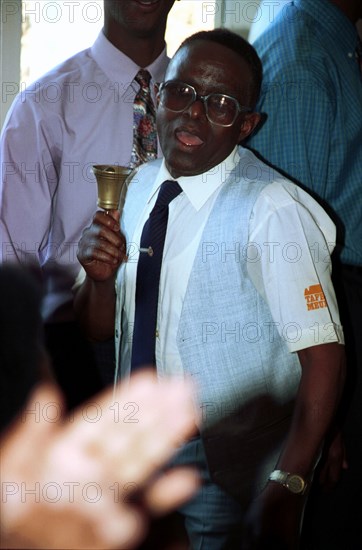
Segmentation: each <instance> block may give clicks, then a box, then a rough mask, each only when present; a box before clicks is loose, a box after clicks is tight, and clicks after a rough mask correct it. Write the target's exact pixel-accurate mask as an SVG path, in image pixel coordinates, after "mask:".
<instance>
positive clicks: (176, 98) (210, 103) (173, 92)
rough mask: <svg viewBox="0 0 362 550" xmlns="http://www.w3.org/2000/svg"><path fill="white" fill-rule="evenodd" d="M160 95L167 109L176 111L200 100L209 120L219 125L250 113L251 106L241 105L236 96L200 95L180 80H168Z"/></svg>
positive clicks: (232, 121)
mask: <svg viewBox="0 0 362 550" xmlns="http://www.w3.org/2000/svg"><path fill="white" fill-rule="evenodd" d="M158 96H159V99H160V103H161V105H162V106H163V107H165V109H168V110H169V111H173V112H174V113H181V112H182V111H186V109H188V108H189V107H190V106H191V105H192V104H193V103H194V102H195V101H197V100H200V101H202V102H203V104H204V107H205V113H206V116H207V118H208V120H209V121H210V122H211V123H212V124H216V125H217V126H224V127H225V128H226V127H228V126H232V125H233V124H234V122H235V120H236V119H237V117H238V115H239V113H250V112H251V111H252V109H250V107H243V106H242V105H240V103H239V102H238V100H237V99H235V97H231V96H230V95H226V94H208V95H200V94H198V93H197V92H196V90H195V88H194V87H193V86H191V85H190V84H186V83H185V82H179V81H178V80H167V81H166V82H162V83H161V84H160V87H159V91H158Z"/></svg>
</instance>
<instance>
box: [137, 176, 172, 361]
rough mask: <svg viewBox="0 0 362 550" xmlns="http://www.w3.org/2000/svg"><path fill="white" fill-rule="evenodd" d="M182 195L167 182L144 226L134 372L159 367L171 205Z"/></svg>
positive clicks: (138, 286) (138, 283)
mask: <svg viewBox="0 0 362 550" xmlns="http://www.w3.org/2000/svg"><path fill="white" fill-rule="evenodd" d="M181 192H182V189H181V187H180V186H179V184H178V183H177V181H165V182H164V183H163V184H162V185H161V188H160V191H159V193H158V197H157V200H156V203H155V206H154V207H153V209H152V211H151V213H150V216H149V218H148V220H147V221H146V223H145V225H144V226H143V230H142V235H141V243H140V256H139V260H138V266H137V281H136V309H135V320H134V329H133V342H132V367H131V368H132V371H134V370H136V369H137V368H138V367H142V366H145V365H150V364H153V365H155V364H156V360H155V345H156V323H157V304H158V292H159V285H160V272H161V264H162V255H163V247H164V244H165V236H166V229H167V221H168V205H169V204H170V202H171V201H172V200H173V199H174V198H175V197H177V195H179V194H180V193H181Z"/></svg>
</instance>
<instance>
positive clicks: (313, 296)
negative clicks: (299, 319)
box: [304, 285, 327, 311]
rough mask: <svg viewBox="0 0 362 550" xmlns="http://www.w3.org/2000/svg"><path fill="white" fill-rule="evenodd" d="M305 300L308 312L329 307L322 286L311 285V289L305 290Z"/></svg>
mask: <svg viewBox="0 0 362 550" xmlns="http://www.w3.org/2000/svg"><path fill="white" fill-rule="evenodd" d="M304 298H305V301H306V303H307V310H308V311H312V310H314V309H321V308H323V307H327V302H326V297H325V296H324V292H323V289H322V287H321V285H311V286H310V287H309V288H306V289H305V290H304Z"/></svg>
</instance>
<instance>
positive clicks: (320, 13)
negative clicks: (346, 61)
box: [294, 0, 358, 57]
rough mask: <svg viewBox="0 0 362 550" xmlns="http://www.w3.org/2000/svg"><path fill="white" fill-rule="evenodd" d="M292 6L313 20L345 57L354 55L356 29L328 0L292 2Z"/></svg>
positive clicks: (356, 39)
mask: <svg viewBox="0 0 362 550" xmlns="http://www.w3.org/2000/svg"><path fill="white" fill-rule="evenodd" d="M294 4H295V5H296V6H297V7H298V8H299V9H301V10H303V11H305V12H306V13H308V15H309V16H310V17H312V18H313V19H315V20H316V21H317V23H318V26H319V27H320V28H323V29H324V30H325V31H326V32H327V33H328V34H329V35H330V36H331V38H332V40H333V41H334V43H336V44H339V45H340V47H341V48H342V49H343V50H344V51H345V53H346V55H348V56H349V57H351V56H350V54H351V53H353V55H354V52H355V48H356V46H357V44H358V32H357V28H356V26H355V25H353V23H352V21H350V19H348V17H347V16H346V15H345V14H344V13H343V11H342V10H341V9H340V8H338V7H337V6H335V5H334V4H333V3H332V2H330V1H329V0H294Z"/></svg>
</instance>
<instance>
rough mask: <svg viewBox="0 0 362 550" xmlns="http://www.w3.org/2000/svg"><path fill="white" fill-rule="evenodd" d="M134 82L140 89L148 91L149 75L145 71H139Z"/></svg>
mask: <svg viewBox="0 0 362 550" xmlns="http://www.w3.org/2000/svg"><path fill="white" fill-rule="evenodd" d="M135 81H136V82H137V83H138V84H139V85H140V86H141V88H143V89H146V90H148V89H149V87H150V82H151V75H150V73H149V71H147V69H140V70H139V71H138V73H137V74H136V76H135Z"/></svg>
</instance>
